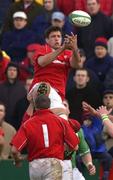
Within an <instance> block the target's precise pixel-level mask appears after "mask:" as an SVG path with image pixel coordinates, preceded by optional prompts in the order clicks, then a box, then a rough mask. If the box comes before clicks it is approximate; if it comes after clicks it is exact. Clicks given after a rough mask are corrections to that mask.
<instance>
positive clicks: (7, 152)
mask: <svg viewBox="0 0 113 180" xmlns="http://www.w3.org/2000/svg"><path fill="white" fill-rule="evenodd" d="M5 114H6V109H5V105H4V104H3V103H2V102H0V131H1V130H2V131H3V134H4V146H3V148H2V151H1V154H0V159H8V158H11V146H10V145H9V144H10V142H11V139H12V138H13V136H14V135H15V134H16V130H15V128H14V127H13V126H11V125H10V124H9V123H7V122H6V121H5Z"/></svg>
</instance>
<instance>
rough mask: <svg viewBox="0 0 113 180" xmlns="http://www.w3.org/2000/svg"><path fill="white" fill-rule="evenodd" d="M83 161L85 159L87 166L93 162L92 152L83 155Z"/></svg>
mask: <svg viewBox="0 0 113 180" xmlns="http://www.w3.org/2000/svg"><path fill="white" fill-rule="evenodd" d="M82 161H83V163H84V164H85V165H86V167H87V165H88V164H89V163H92V157H91V153H90V152H89V153H87V154H85V155H83V156H82Z"/></svg>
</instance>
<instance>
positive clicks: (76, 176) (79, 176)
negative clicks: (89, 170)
mask: <svg viewBox="0 0 113 180" xmlns="http://www.w3.org/2000/svg"><path fill="white" fill-rule="evenodd" d="M76 179H79V180H85V178H84V176H83V175H82V173H81V172H80V171H79V170H78V169H77V168H74V169H73V180H76Z"/></svg>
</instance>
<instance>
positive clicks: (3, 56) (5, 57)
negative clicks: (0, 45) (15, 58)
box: [0, 49, 10, 82]
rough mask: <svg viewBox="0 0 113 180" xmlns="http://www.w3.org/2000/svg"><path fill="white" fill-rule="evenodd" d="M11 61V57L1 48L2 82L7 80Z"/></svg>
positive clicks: (0, 68) (0, 80)
mask: <svg viewBox="0 0 113 180" xmlns="http://www.w3.org/2000/svg"><path fill="white" fill-rule="evenodd" d="M9 62H10V57H9V56H8V55H7V54H6V53H5V52H4V51H2V50H1V49H0V82H2V81H4V80H5V71H6V68H7V65H8V64H9Z"/></svg>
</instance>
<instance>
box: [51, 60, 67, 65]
mask: <svg viewBox="0 0 113 180" xmlns="http://www.w3.org/2000/svg"><path fill="white" fill-rule="evenodd" d="M53 63H57V64H66V62H64V61H59V60H57V59H56V60H54V61H53Z"/></svg>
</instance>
